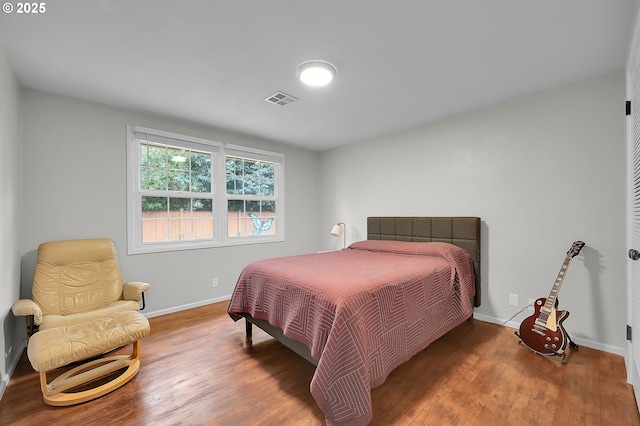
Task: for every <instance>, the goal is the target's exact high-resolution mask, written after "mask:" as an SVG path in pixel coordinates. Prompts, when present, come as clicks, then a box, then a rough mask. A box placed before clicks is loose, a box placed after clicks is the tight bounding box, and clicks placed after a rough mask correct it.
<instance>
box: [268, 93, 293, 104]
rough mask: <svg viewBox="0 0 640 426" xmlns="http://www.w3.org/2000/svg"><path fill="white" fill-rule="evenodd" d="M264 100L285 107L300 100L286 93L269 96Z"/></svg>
mask: <svg viewBox="0 0 640 426" xmlns="http://www.w3.org/2000/svg"><path fill="white" fill-rule="evenodd" d="M264 100H265V101H267V102H270V103H272V104H274V105H280V106H285V105H289V104H290V103H292V102H294V101H297V100H298V98H296V97H295V96H291V95H287V94H286V93H284V92H280V91H278V92H276V93H274V94H272V95H269V96H267V97H266V98H264Z"/></svg>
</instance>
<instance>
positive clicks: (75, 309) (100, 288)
mask: <svg viewBox="0 0 640 426" xmlns="http://www.w3.org/2000/svg"><path fill="white" fill-rule="evenodd" d="M32 295H33V301H34V302H36V303H37V304H38V306H40V308H41V309H42V313H43V314H44V315H71V314H77V313H81V312H87V311H91V310H94V309H100V308H104V307H105V306H106V305H108V304H109V303H111V302H114V301H116V300H122V299H123V297H122V276H121V275H120V267H119V264H118V257H117V254H116V249H115V245H114V243H113V241H111V240H110V239H108V238H93V239H86V240H67V241H51V242H47V243H42V244H40V246H39V247H38V262H37V264H36V270H35V273H34V277H33V288H32Z"/></svg>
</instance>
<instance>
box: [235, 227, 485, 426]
mask: <svg viewBox="0 0 640 426" xmlns="http://www.w3.org/2000/svg"><path fill="white" fill-rule="evenodd" d="M424 243H428V244H424ZM479 305H480V218H477V217H369V218H367V240H366V241H359V242H356V243H353V244H351V245H350V246H349V247H348V248H347V249H344V250H340V251H332V252H324V253H314V254H307V255H299V256H288V257H282V258H275V259H267V260H263V261H257V262H253V263H251V264H250V265H247V266H246V267H245V268H244V270H243V271H242V273H241V274H240V277H239V278H238V282H237V284H236V287H235V289H234V292H233V294H232V297H231V301H230V302H229V307H228V313H229V315H230V316H231V318H232V319H233V320H235V321H237V320H239V319H241V318H245V320H246V332H247V335H248V336H250V335H251V325H252V324H255V325H257V326H258V327H260V328H262V329H263V330H265V331H266V332H267V333H269V334H271V335H272V336H274V337H275V338H276V339H278V340H279V341H281V342H282V343H283V344H285V345H286V346H288V347H290V348H291V349H293V350H294V351H296V352H297V353H298V354H300V355H301V356H303V357H305V358H306V359H308V360H309V361H310V362H312V363H313V364H314V365H316V370H315V373H314V376H313V379H312V381H311V385H310V389H311V394H312V395H313V397H314V399H315V400H316V402H317V403H318V405H319V406H320V408H321V409H322V411H323V413H324V415H325V420H326V422H327V424H329V425H333V424H336V425H338V424H340V425H361V424H368V423H369V422H370V421H371V419H372V416H373V413H372V409H371V389H373V388H374V387H376V386H379V385H380V384H382V383H383V382H384V381H385V379H386V378H387V376H388V375H389V374H390V373H391V371H393V369H394V368H396V367H397V366H399V365H400V364H402V363H404V362H405V361H407V360H408V359H410V358H411V357H412V356H413V355H415V354H416V353H418V352H419V351H421V350H423V349H424V348H426V347H427V346H428V345H429V344H430V343H432V342H433V341H435V340H436V339H438V338H439V337H441V336H443V335H444V334H445V333H447V332H448V331H450V330H451V329H453V328H455V327H456V326H458V325H459V324H461V323H462V322H464V321H465V320H466V319H468V318H471V317H472V315H473V307H474V306H479Z"/></svg>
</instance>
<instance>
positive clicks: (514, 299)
mask: <svg viewBox="0 0 640 426" xmlns="http://www.w3.org/2000/svg"><path fill="white" fill-rule="evenodd" d="M509 306H515V307H516V308H517V307H518V295H517V294H513V293H509Z"/></svg>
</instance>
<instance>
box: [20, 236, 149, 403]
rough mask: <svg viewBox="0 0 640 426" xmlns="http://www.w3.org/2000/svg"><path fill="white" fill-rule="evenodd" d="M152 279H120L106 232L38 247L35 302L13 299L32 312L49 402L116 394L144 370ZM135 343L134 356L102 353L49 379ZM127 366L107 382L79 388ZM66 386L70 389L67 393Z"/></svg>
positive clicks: (33, 348) (36, 364)
mask: <svg viewBox="0 0 640 426" xmlns="http://www.w3.org/2000/svg"><path fill="white" fill-rule="evenodd" d="M148 288H149V284H147V283H142V282H128V283H124V284H123V282H122V277H121V275H120V267H119V265H118V258H117V255H116V250H115V246H114V244H113V242H112V241H111V240H109V239H106V238H98V239H88V240H69V241H54V242H48V243H43V244H41V245H40V247H38V260H37V264H36V270H35V274H34V278H33V288H32V296H33V300H28V299H23V300H18V301H16V302H15V303H14V304H13V307H12V311H13V313H14V314H15V315H19V316H26V317H27V336H28V338H29V340H28V346H27V354H28V356H29V360H30V362H31V365H32V366H33V368H34V369H35V370H36V371H39V372H40V381H41V387H42V392H43V396H44V400H45V402H46V403H47V404H50V405H71V404H76V403H79V402H84V401H88V400H91V399H94V398H97V397H98V396H101V395H104V394H105V393H107V392H110V391H112V390H114V389H116V388H118V387H120V386H122V385H123V384H125V383H126V382H128V381H129V380H131V379H132V378H133V377H134V376H135V375H136V374H137V372H138V370H139V368H140V359H139V358H140V339H141V338H142V337H145V336H146V335H148V334H149V332H150V329H149V322H148V321H147V319H146V318H145V317H144V316H143V315H141V314H140V313H139V312H138V310H139V309H140V305H139V303H140V301H142V303H143V305H144V291H146V290H147V289H148ZM128 344H133V349H132V353H131V355H117V356H112V357H101V358H98V359H95V360H93V361H90V362H88V363H85V364H82V365H81V366H79V367H76V368H74V369H72V370H70V371H69V372H67V373H64V374H62V375H61V376H59V377H57V378H56V379H54V380H53V381H52V382H50V383H47V372H50V371H52V370H55V369H58V368H60V367H63V366H65V365H68V364H71V363H74V362H77V361H81V360H86V359H89V358H92V357H96V356H100V355H103V354H105V353H107V352H109V351H112V350H114V349H117V348H119V347H121V346H125V345H128ZM118 370H123V371H122V373H121V374H120V375H118V376H117V377H115V378H113V379H112V380H110V381H109V382H107V383H104V381H101V382H100V383H104V384H102V385H100V386H97V387H95V388H92V389H88V390H86V386H85V387H84V388H83V389H85V390H82V391H77V392H74V389H75V388H79V387H80V386H81V385H85V384H86V383H89V382H94V381H95V380H96V379H98V378H101V377H104V376H108V375H112V373H113V372H115V371H118ZM67 391H68V392H67Z"/></svg>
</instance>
